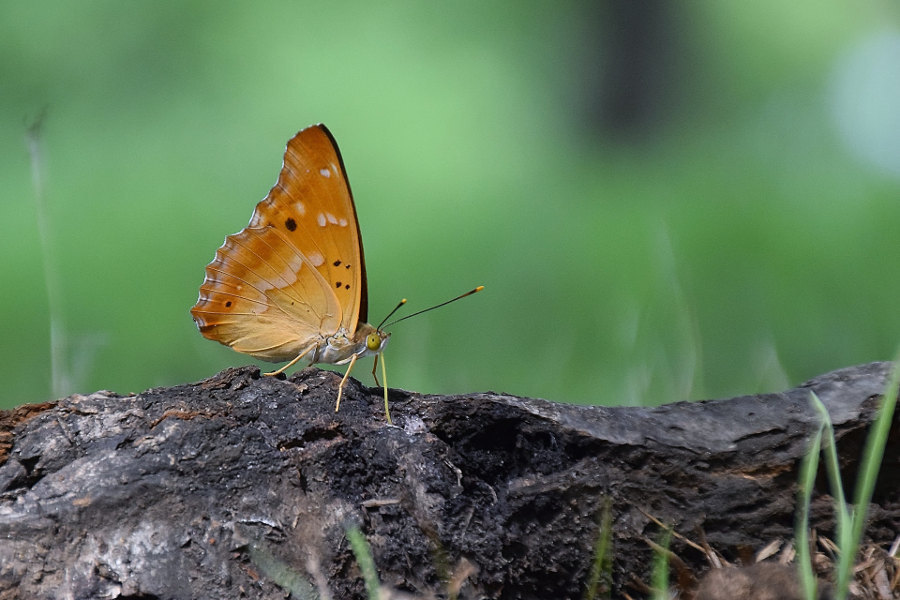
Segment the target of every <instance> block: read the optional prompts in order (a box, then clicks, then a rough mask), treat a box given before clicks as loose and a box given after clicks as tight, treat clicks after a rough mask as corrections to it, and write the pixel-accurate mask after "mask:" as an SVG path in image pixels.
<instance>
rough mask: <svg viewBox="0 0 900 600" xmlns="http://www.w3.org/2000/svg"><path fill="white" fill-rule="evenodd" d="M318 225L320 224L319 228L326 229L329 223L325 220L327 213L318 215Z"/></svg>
mask: <svg viewBox="0 0 900 600" xmlns="http://www.w3.org/2000/svg"><path fill="white" fill-rule="evenodd" d="M316 223H318V224H319V227H325V223H327V221H326V220H325V213H319V214H318V215H316Z"/></svg>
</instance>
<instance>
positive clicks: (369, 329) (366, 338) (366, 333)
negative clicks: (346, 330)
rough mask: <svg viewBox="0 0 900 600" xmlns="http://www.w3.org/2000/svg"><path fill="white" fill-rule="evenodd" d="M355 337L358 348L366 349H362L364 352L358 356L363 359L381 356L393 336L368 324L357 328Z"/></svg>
mask: <svg viewBox="0 0 900 600" xmlns="http://www.w3.org/2000/svg"><path fill="white" fill-rule="evenodd" d="M355 337H356V341H357V347H359V346H364V348H360V349H361V350H362V352H359V353H358V354H357V356H360V357H362V356H368V355H370V354H381V353H382V352H383V351H384V349H385V347H386V346H387V343H388V341H389V340H390V339H391V334H390V333H388V332H386V331H382V330H381V329H377V328H375V327H373V326H371V325H369V324H368V323H362V324H361V325H360V326H359V327H357V329H356V336H355Z"/></svg>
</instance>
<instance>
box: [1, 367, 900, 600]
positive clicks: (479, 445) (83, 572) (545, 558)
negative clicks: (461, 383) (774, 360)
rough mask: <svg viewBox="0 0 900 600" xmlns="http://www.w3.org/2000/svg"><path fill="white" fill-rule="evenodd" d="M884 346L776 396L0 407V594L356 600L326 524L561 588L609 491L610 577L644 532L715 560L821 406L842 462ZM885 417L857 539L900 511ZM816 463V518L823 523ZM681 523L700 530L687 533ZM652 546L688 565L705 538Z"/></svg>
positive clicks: (403, 585) (371, 396)
mask: <svg viewBox="0 0 900 600" xmlns="http://www.w3.org/2000/svg"><path fill="white" fill-rule="evenodd" d="M887 373H888V365H887V364H886V363H874V364H870V365H864V366H859V367H852V368H848V369H843V370H840V371H836V372H834V373H830V374H827V375H824V376H821V377H818V378H816V379H814V380H812V381H810V382H808V383H806V384H804V385H802V386H800V387H798V388H795V389H792V390H789V391H787V392H784V393H779V394H767V395H760V396H745V397H740V398H733V399H730V400H717V401H708V402H698V403H677V404H670V405H666V406H661V407H658V408H606V407H583V406H571V405H565V404H555V403H551V402H547V401H544V400H534V399H527V398H517V397H512V396H506V395H502V394H495V393H481V394H471V395H462V396H421V395H418V394H413V393H410V392H405V391H402V390H391V408H392V415H393V417H394V423H395V424H396V426H390V425H388V424H387V423H386V422H385V419H384V415H383V401H382V399H381V397H380V396H379V393H380V390H378V389H371V390H370V389H368V388H365V387H363V386H362V385H360V384H359V383H358V382H356V381H354V380H349V381H348V384H347V388H346V390H345V399H344V401H343V402H342V406H341V411H340V412H339V413H337V414H335V412H334V399H335V394H336V389H337V388H336V386H337V383H338V381H339V377H338V376H337V375H335V374H333V373H330V372H328V371H320V370H317V369H306V370H303V371H301V372H299V373H297V374H295V375H293V376H291V377H289V378H287V379H286V380H284V379H276V378H268V377H263V378H260V377H259V373H258V370H257V369H255V368H240V369H233V370H227V371H223V372H222V373H220V374H218V375H216V376H215V377H213V378H211V379H208V380H206V381H202V382H200V383H197V384H192V385H183V386H177V387H173V388H161V389H152V390H148V391H146V392H144V393H141V394H137V395H132V396H124V397H123V396H118V395H116V394H113V393H109V392H98V393H95V394H91V395H89V396H80V395H76V396H71V397H69V398H65V399H63V400H60V401H58V402H53V403H46V404H40V405H31V406H23V407H20V408H18V409H15V410H12V411H7V412H5V413H0V539H2V540H3V541H2V543H0V598H134V599H137V598H142V599H150V598H211V599H212V598H215V599H220V598H237V597H241V598H285V597H286V594H287V592H286V590H290V591H291V592H292V593H293V597H295V598H306V597H308V598H314V597H322V596H327V594H328V593H329V592H330V593H331V594H332V595H333V597H335V598H364V597H366V590H365V585H364V583H363V580H362V577H361V571H360V568H359V563H358V561H357V560H356V558H355V557H354V554H353V552H352V549H351V547H350V545H349V544H348V542H347V538H346V530H347V528H348V527H350V526H354V525H355V526H357V527H358V528H359V530H360V531H361V532H362V534H363V535H364V536H365V538H366V539H367V540H368V542H369V544H370V546H371V551H372V556H373V558H374V563H375V566H376V569H377V572H378V575H379V577H380V578H381V581H382V583H384V584H385V585H386V586H389V587H391V588H394V589H399V590H405V591H407V592H412V593H418V594H426V595H427V594H428V593H433V594H436V595H438V596H441V597H444V596H446V595H447V590H448V583H447V581H448V579H449V580H453V579H454V577H455V580H456V581H455V583H454V582H453V581H451V583H450V584H449V585H450V587H454V586H455V584H460V580H463V581H462V583H461V584H460V586H461V587H460V589H459V597H461V598H481V597H489V598H580V597H581V596H582V595H583V593H584V590H585V587H586V582H587V579H588V574H589V572H590V569H591V564H592V561H593V554H594V545H595V542H596V540H597V537H598V528H599V526H598V514H599V513H600V510H601V507H602V506H603V504H604V501H605V500H606V499H608V500H609V502H610V503H611V509H612V519H613V545H614V561H613V573H612V574H613V588H614V592H613V596H614V597H619V596H620V594H621V592H622V591H623V590H624V591H629V593H631V594H632V595H635V596H640V595H641V594H640V593H635V591H634V588H633V587H629V586H633V585H634V582H635V581H636V580H637V579H641V580H643V581H649V575H648V574H649V569H650V563H651V557H652V550H651V548H650V547H649V545H648V543H647V540H655V539H658V537H659V534H660V528H659V527H658V525H656V524H655V523H654V522H653V521H652V520H651V519H650V518H648V515H652V516H653V517H655V518H657V519H660V520H661V521H662V522H665V523H669V524H673V525H674V526H675V528H676V531H678V532H680V533H682V534H684V535H686V536H687V537H689V538H693V539H695V540H698V541H699V540H700V539H702V537H701V536H702V535H705V538H706V540H707V541H708V543H709V544H710V546H712V547H713V548H715V549H717V550H719V551H721V552H723V553H724V554H725V555H726V556H729V557H736V556H738V555H740V554H741V553H742V552H747V551H753V550H756V549H759V548H760V547H762V546H763V545H765V544H767V543H769V542H771V541H773V540H775V539H789V538H791V537H792V529H793V524H794V504H795V502H794V498H795V493H796V486H795V481H796V480H797V468H798V464H799V460H800V458H801V456H802V455H803V454H804V452H805V451H806V444H807V439H808V436H809V434H810V432H811V431H813V429H814V428H815V427H816V426H817V423H818V419H817V417H816V414H815V412H814V411H813V409H812V408H811V407H810V403H809V395H810V394H809V392H810V391H815V392H816V393H817V394H818V396H819V397H820V398H821V399H822V401H823V402H824V403H825V404H826V406H828V408H829V411H830V413H831V418H832V420H833V422H834V425H835V429H836V431H837V436H838V439H839V444H838V449H839V452H840V455H841V457H842V459H843V460H844V461H845V462H844V464H843V469H844V476H845V477H846V478H847V479H846V481H849V482H852V481H854V480H855V475H856V466H857V459H858V457H859V456H860V454H861V447H862V445H863V441H864V439H865V435H866V432H867V427H868V425H869V423H870V422H871V420H872V418H873V415H874V411H875V409H876V407H877V404H878V399H879V395H880V394H881V393H882V392H883V389H884V387H885V382H886V377H887ZM897 451H898V433H897V431H896V428H895V431H893V432H892V436H891V441H890V444H889V446H888V448H887V451H886V454H885V462H884V465H883V469H882V474H881V478H880V484H879V486H878V488H877V490H876V496H875V499H874V503H873V506H872V508H871V513H870V514H871V524H870V527H869V528H868V530H867V535H868V537H869V539H871V540H873V541H876V542H889V541H890V540H892V539H893V538H894V536H895V535H896V532H897V531H898V529H900V527H898V525H900V522H898V521H900V516H898V515H900V510H898V489H900V473H898V470H900V465H898V460H897V456H898V452H897ZM826 492H827V486H826V485H825V482H824V480H823V481H822V483H821V484H820V485H819V487H818V489H817V490H816V491H815V500H814V502H813V507H812V519H813V525H814V526H815V527H816V528H817V529H818V530H819V532H821V533H823V534H827V533H829V532H830V531H831V527H832V514H833V513H832V503H831V499H830V497H829V496H828V495H826ZM701 532H702V533H701ZM672 548H673V550H674V551H675V552H676V554H678V556H679V557H680V558H681V559H682V560H684V561H685V562H686V563H687V565H688V566H689V567H691V568H694V569H696V570H697V571H698V572H699V571H702V570H704V569H705V568H706V566H707V565H706V563H705V558H704V557H703V555H702V553H700V552H698V551H696V550H692V549H691V548H690V547H689V546H687V545H685V544H684V543H682V542H681V541H679V540H677V539H676V540H675V541H673V544H672Z"/></svg>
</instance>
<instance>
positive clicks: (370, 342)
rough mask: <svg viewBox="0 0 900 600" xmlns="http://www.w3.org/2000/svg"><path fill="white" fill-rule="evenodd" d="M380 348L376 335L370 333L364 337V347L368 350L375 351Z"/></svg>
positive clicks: (379, 339)
mask: <svg viewBox="0 0 900 600" xmlns="http://www.w3.org/2000/svg"><path fill="white" fill-rule="evenodd" d="M380 346H381V338H380V337H378V334H377V333H370V334H369V335H367V336H366V347H367V348H368V349H369V350H372V351H375V350H378V348H379V347H380Z"/></svg>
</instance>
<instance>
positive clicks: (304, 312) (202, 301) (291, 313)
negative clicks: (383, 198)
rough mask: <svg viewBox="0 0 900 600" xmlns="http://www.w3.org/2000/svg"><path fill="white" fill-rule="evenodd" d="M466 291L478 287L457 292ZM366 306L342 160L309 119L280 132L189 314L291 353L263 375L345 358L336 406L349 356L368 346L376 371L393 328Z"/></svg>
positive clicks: (245, 342)
mask: <svg viewBox="0 0 900 600" xmlns="http://www.w3.org/2000/svg"><path fill="white" fill-rule="evenodd" d="M474 291H480V288H478V289H476V290H473V291H472V292H469V293H468V294H463V295H462V296H460V298H461V297H464V296H467V295H469V294H470V293H474ZM455 299H456V298H454V300H455ZM404 302H406V300H403V301H402V302H401V303H400V304H398V305H397V308H399V307H400V306H401V305H402V304H403V303H404ZM444 304H446V302H445V303H444ZM438 306H442V305H438ZM432 308H436V307H432ZM394 310H396V309H394ZM428 310H430V309H428ZM367 312H368V296H367V292H366V265H365V259H364V257H363V246H362V238H361V236H360V233H359V222H358V220H357V218H356V207H355V205H354V204H353V196H352V194H351V192H350V183H349V181H348V179H347V173H346V170H345V169H344V162H343V160H342V159H341V153H340V150H338V146H337V142H335V140H334V137H333V136H332V135H331V132H329V131H328V129H327V128H326V127H325V126H324V125H322V124H319V125H313V126H311V127H307V128H306V129H304V130H302V131H300V132H299V133H297V135H295V136H294V137H293V138H291V140H290V141H288V143H287V148H286V149H285V153H284V163H283V166H282V168H281V173H280V174H279V175H278V180H277V181H276V182H275V185H274V186H273V187H272V189H271V190H270V191H269V194H268V195H267V196H266V197H265V198H264V199H263V200H262V201H260V202H259V204H257V205H256V208H255V210H254V211H253V216H252V217H251V219H250V224H249V225H248V226H247V227H246V228H244V229H243V230H241V231H239V232H238V233H235V234H233V235H229V236H228V237H226V238H225V243H224V244H223V245H222V246H221V247H220V248H219V249H218V250H217V251H216V257H215V259H214V260H213V261H212V262H211V263H209V265H207V267H206V277H205V278H204V280H203V284H202V285H201V286H200V297H199V299H198V300H197V303H196V304H195V305H194V307H193V308H191V315H192V317H193V319H194V322H195V323H196V324H197V327H198V328H199V329H200V333H202V334H203V336H204V337H206V338H208V339H211V340H215V341H217V342H219V343H222V344H224V345H226V346H230V347H231V348H233V349H234V350H237V351H238V352H243V353H244V354H249V355H251V356H255V357H256V358H260V359H263V360H267V361H271V362H282V361H290V362H289V363H288V364H287V365H285V366H283V367H281V368H280V369H278V370H277V371H273V372H271V373H266V375H277V374H278V373H281V372H283V371H284V370H285V369H287V368H288V367H290V366H292V365H294V364H296V363H298V362H300V361H303V364H310V365H311V364H317V363H325V364H333V365H343V364H348V367H347V372H346V374H345V375H344V377H343V379H342V380H341V383H340V386H339V387H338V396H337V403H336V405H335V411H337V410H338V409H339V408H340V404H341V395H342V393H343V390H344V384H345V383H346V381H347V378H348V377H349V376H350V371H351V369H352V368H353V365H354V363H355V362H356V361H357V360H358V359H359V358H362V357H364V356H368V355H375V356H376V365H375V366H373V369H372V374H373V375H375V367H377V361H378V355H380V354H381V353H382V352H383V351H384V349H385V347H386V346H387V343H388V341H389V340H390V337H391V334H390V333H387V332H385V331H383V330H382V329H381V325H379V326H378V327H374V326H372V325H370V324H369V323H368V322H366V321H367ZM420 312H424V311H420ZM391 314H393V311H392V313H391ZM416 314H418V313H416ZM388 316H390V315H388ZM409 316H414V315H409ZM405 318H406V317H405ZM385 320H387V319H385ZM401 320H402V319H401ZM395 322H396V321H395ZM383 323H384V321H382V324H383ZM381 358H382V362H381V367H382V377H383V379H384V408H385V414H386V416H387V421H388V423H390V422H391V415H390V410H389V408H388V389H387V377H386V375H387V373H386V369H385V365H384V357H383V356H382V357H381ZM375 381H376V384H377V382H378V379H377V377H376V379H375Z"/></svg>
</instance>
